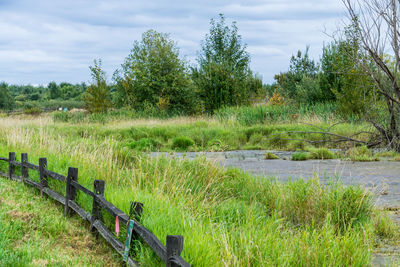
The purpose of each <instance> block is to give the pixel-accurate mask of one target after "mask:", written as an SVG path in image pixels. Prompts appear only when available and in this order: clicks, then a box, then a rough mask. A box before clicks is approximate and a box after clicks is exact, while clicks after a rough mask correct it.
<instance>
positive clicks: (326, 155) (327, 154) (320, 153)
mask: <svg viewBox="0 0 400 267" xmlns="http://www.w3.org/2000/svg"><path fill="white" fill-rule="evenodd" d="M308 158H309V159H322V160H324V159H334V158H335V154H334V153H333V152H331V151H330V150H329V149H327V148H324V147H322V148H316V149H311V150H310V153H309V155H308Z"/></svg>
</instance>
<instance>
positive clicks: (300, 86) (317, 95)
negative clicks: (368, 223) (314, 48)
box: [274, 46, 331, 104]
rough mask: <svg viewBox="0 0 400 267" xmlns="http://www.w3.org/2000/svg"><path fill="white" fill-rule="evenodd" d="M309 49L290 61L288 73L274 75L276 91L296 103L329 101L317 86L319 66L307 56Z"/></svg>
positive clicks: (299, 52)
mask: <svg viewBox="0 0 400 267" xmlns="http://www.w3.org/2000/svg"><path fill="white" fill-rule="evenodd" d="M308 50H309V47H308V46H307V48H306V51H305V52H304V53H302V52H301V51H300V50H299V51H298V52H297V55H296V56H294V55H293V56H292V58H291V59H290V66H289V71H287V72H284V73H280V74H277V75H275V77H274V78H275V80H276V81H277V91H278V93H280V94H282V95H283V96H285V97H287V98H290V99H293V100H295V101H296V102H298V103H308V104H312V103H317V102H325V101H329V100H331V98H330V97H327V96H326V94H325V92H323V91H322V90H321V89H322V88H321V87H320V86H319V73H318V70H319V66H318V64H317V63H315V61H314V60H312V59H310V57H309V55H308Z"/></svg>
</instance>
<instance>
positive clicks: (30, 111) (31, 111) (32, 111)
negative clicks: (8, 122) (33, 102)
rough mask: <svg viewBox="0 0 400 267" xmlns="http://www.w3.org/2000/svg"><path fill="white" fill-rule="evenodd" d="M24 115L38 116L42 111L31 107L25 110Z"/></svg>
mask: <svg viewBox="0 0 400 267" xmlns="http://www.w3.org/2000/svg"><path fill="white" fill-rule="evenodd" d="M24 113H25V114H29V115H38V114H40V113H42V109H41V108H39V107H31V108H27V109H25V110H24Z"/></svg>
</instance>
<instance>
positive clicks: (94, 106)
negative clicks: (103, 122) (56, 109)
mask: <svg viewBox="0 0 400 267" xmlns="http://www.w3.org/2000/svg"><path fill="white" fill-rule="evenodd" d="M89 69H90V72H91V76H92V84H91V85H90V86H89V87H87V88H86V92H85V95H84V99H85V103H86V107H87V109H88V110H89V112H92V113H98V112H106V111H107V110H108V108H110V107H111V97H110V88H109V86H108V85H107V81H106V74H105V72H104V71H103V70H102V69H101V60H100V59H99V60H94V64H93V66H89ZM65 87H68V85H67V86H65Z"/></svg>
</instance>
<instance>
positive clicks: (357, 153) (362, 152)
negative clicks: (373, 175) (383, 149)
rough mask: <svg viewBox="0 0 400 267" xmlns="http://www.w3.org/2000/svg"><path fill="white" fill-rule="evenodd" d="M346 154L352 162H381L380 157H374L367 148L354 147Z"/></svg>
mask: <svg viewBox="0 0 400 267" xmlns="http://www.w3.org/2000/svg"><path fill="white" fill-rule="evenodd" d="M346 154H347V156H348V157H349V158H350V160H352V161H379V157H378V156H376V155H373V154H372V151H371V150H369V149H368V148H367V146H358V147H352V148H350V149H349V150H348V151H347V153H346Z"/></svg>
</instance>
